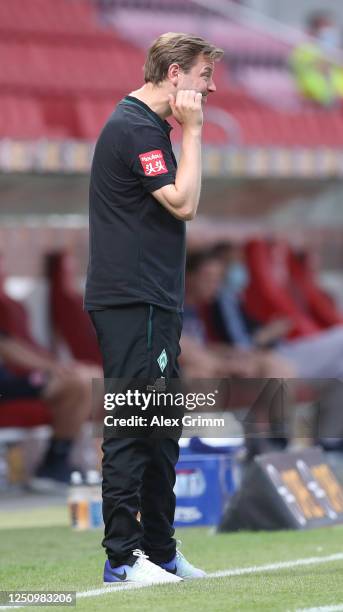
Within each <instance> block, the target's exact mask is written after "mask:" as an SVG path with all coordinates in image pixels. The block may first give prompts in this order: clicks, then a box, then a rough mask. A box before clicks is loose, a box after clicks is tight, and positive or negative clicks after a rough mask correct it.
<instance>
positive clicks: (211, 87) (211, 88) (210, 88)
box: [207, 81, 217, 92]
mask: <svg viewBox="0 0 343 612" xmlns="http://www.w3.org/2000/svg"><path fill="white" fill-rule="evenodd" d="M207 89H208V91H211V92H212V91H213V92H214V91H217V87H216V85H215V82H214V81H211V83H210V84H209V85H208V87H207Z"/></svg>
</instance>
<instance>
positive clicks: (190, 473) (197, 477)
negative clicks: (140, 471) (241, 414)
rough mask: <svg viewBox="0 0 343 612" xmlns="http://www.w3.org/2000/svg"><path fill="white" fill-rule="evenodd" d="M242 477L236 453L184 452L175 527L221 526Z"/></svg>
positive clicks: (177, 485)
mask: <svg viewBox="0 0 343 612" xmlns="http://www.w3.org/2000/svg"><path fill="white" fill-rule="evenodd" d="M239 480H240V467H239V463H238V461H237V458H236V456H235V454H234V453H233V454H231V453H228V454H226V453H225V454H218V453H211V454H207V453H206V454H205V453H204V454H185V455H181V457H180V459H179V461H178V463H177V465H176V483H175V488H174V492H175V495H176V510H175V522H174V525H175V527H186V526H197V525H217V524H218V523H219V521H220V519H221V517H222V514H223V511H224V506H225V504H226V502H227V501H228V499H229V497H231V495H232V494H233V493H234V492H235V491H236V490H237V488H238V484H239Z"/></svg>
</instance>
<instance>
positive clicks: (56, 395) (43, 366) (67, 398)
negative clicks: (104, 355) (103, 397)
mask: <svg viewBox="0 0 343 612" xmlns="http://www.w3.org/2000/svg"><path fill="white" fill-rule="evenodd" d="M13 367H14V368H16V369H19V370H20V371H23V372H24V373H23V374H16V373H13V372H12V371H11V369H10V368H13ZM92 375H93V376H94V377H97V378H101V372H100V371H97V370H96V368H94V369H93V370H92V371H90V370H88V369H87V367H86V366H85V367H83V366H79V365H78V364H74V363H68V364H66V365H62V364H60V363H59V362H58V361H57V360H55V359H54V358H52V357H48V356H47V355H44V356H43V355H42V354H40V353H39V351H37V350H35V349H34V348H32V347H31V346H29V345H28V344H26V343H25V342H24V341H22V340H18V339H14V338H11V337H10V336H8V335H5V334H3V333H2V334H0V410H1V402H3V401H14V400H18V399H29V398H31V399H32V398H37V399H38V398H39V399H42V400H44V402H46V403H47V405H48V407H49V408H50V409H51V424H52V429H53V433H52V437H51V439H50V441H49V445H48V449H47V451H46V453H45V455H44V457H43V459H42V461H41V463H40V465H39V466H38V468H37V470H36V473H35V477H34V478H33V479H32V481H31V486H32V488H34V489H36V490H42V491H44V490H46V491H50V490H54V489H55V488H58V486H59V485H62V486H63V485H65V484H66V483H68V482H69V480H70V473H71V471H72V469H73V468H72V466H71V465H70V463H69V457H70V453H71V449H72V446H73V443H74V441H75V439H76V437H77V436H78V434H79V433H80V430H81V426H82V424H83V423H84V422H85V421H86V420H87V419H89V418H90V416H91V411H92V406H91V403H92V391H91V376H92Z"/></svg>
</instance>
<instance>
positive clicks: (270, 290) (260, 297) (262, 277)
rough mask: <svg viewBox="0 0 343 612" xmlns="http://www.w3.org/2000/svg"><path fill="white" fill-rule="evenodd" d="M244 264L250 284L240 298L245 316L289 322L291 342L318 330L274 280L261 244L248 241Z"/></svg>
mask: <svg viewBox="0 0 343 612" xmlns="http://www.w3.org/2000/svg"><path fill="white" fill-rule="evenodd" d="M246 260H247V264H248V267H249V273H250V282H249V285H248V287H247V289H246V291H245V295H244V307H245V309H246V312H247V314H248V315H249V316H251V317H252V318H253V319H255V320H257V321H259V322H261V323H268V322H269V321H272V320H273V319H279V318H287V319H290V321H291V322H292V331H291V333H290V337H291V338H294V337H299V336H308V335H311V334H314V333H316V332H318V331H319V330H320V326H319V325H318V324H317V323H316V322H315V321H314V320H313V319H312V318H311V316H309V315H307V314H306V313H304V312H302V310H301V308H300V307H298V305H297V304H296V303H295V302H294V301H293V299H292V298H291V296H290V295H289V293H288V291H287V289H286V288H285V287H284V286H282V284H280V283H278V282H277V280H276V279H275V276H274V270H273V266H272V263H271V258H270V253H269V250H268V245H267V243H266V242H265V241H263V240H260V239H255V240H251V241H249V242H248V244H247V246H246Z"/></svg>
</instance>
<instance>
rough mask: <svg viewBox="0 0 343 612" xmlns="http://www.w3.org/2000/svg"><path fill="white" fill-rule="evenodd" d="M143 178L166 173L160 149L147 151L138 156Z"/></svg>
mask: <svg viewBox="0 0 343 612" xmlns="http://www.w3.org/2000/svg"><path fill="white" fill-rule="evenodd" d="M139 159H140V160H141V164H142V166H143V170H144V174H145V176H157V175H158V174H165V173H166V172H168V170H167V166H166V162H165V161H164V157H163V153H162V151H160V149H155V151H148V152H147V153H142V154H141V155H140V156H139Z"/></svg>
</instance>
